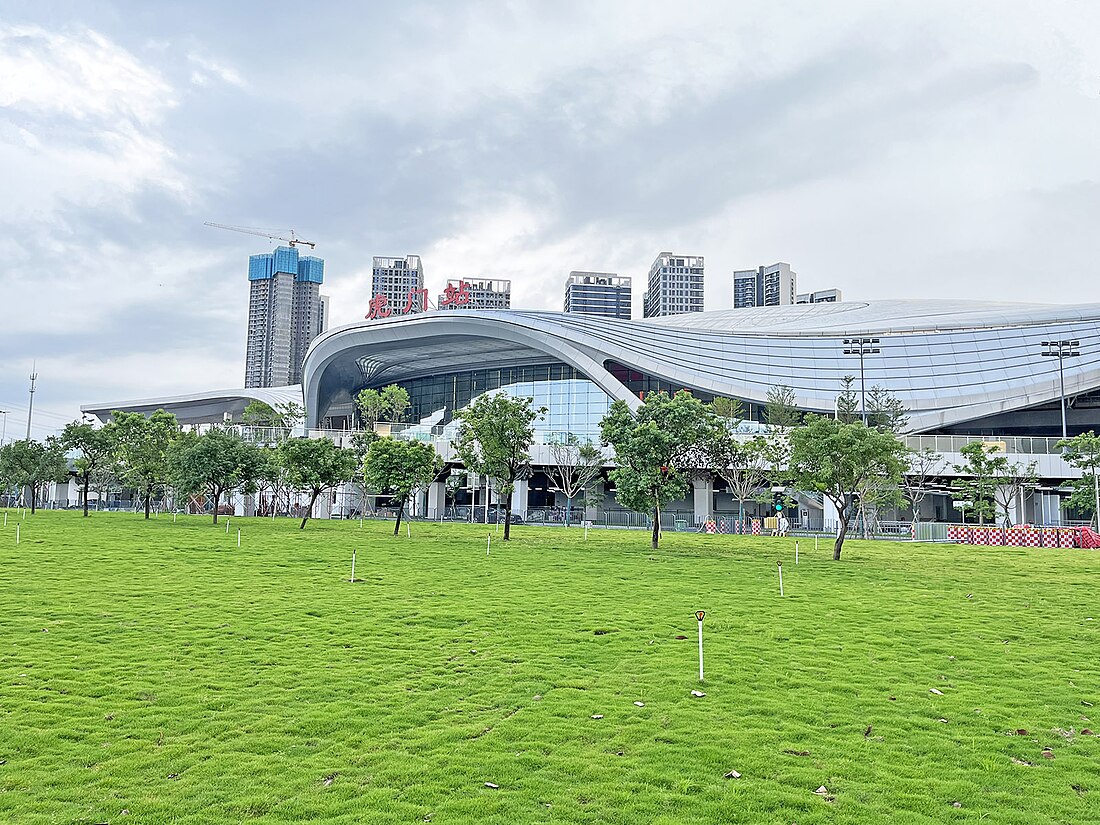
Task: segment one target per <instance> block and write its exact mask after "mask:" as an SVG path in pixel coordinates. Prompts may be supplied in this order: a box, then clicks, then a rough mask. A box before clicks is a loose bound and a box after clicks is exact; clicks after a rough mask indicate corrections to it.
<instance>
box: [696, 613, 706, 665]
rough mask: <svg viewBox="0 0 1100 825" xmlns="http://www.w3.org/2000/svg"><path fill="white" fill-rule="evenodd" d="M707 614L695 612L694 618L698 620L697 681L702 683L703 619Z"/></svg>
mask: <svg viewBox="0 0 1100 825" xmlns="http://www.w3.org/2000/svg"><path fill="white" fill-rule="evenodd" d="M706 615H707V614H706V613H705V612H704V611H702V610H696V611H695V618H696V619H698V620H699V681H700V682H701V681H703V617H704V616H706Z"/></svg>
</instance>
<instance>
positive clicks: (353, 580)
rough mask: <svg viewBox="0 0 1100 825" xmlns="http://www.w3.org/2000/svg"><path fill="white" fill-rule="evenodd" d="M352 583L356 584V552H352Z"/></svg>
mask: <svg viewBox="0 0 1100 825" xmlns="http://www.w3.org/2000/svg"><path fill="white" fill-rule="evenodd" d="M351 582H352V584H354V583H355V551H354V550H352V551H351Z"/></svg>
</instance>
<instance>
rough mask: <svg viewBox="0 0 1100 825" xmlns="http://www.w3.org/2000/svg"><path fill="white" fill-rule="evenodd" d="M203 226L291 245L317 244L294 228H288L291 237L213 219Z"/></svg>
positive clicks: (311, 245) (312, 245)
mask: <svg viewBox="0 0 1100 825" xmlns="http://www.w3.org/2000/svg"><path fill="white" fill-rule="evenodd" d="M203 226H212V227H214V228H215V229H228V230H229V231H230V232H243V233H244V234H245V235H257V236H259V237H261V238H268V239H270V240H273V241H286V242H287V243H288V244H290V245H291V246H297V245H298V244H305V245H306V246H308V247H309V248H310V249H316V248H317V244H315V243H314V242H313V241H306V240H302V239H301V238H299V237H298V236H297V235H296V234H294V230H293V229H290V230H287V233H286V234H288V235H290V237H289V238H284V237H283V236H282V235H275V234H272V233H270V232H264V231H263V230H262V229H253V228H252V227H250V226H230V225H229V224H226V223H213V222H212V221H203Z"/></svg>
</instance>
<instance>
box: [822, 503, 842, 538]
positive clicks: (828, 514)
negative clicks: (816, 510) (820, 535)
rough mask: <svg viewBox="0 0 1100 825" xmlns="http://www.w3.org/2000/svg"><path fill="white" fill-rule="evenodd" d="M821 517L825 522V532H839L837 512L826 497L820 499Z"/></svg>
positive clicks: (838, 515)
mask: <svg viewBox="0 0 1100 825" xmlns="http://www.w3.org/2000/svg"><path fill="white" fill-rule="evenodd" d="M821 516H822V518H823V519H824V520H825V524H824V529H825V530H828V531H829V532H837V531H839V530H840V513H838V512H837V510H836V505H835V504H833V500H832V499H831V498H829V497H828V496H822V497H821Z"/></svg>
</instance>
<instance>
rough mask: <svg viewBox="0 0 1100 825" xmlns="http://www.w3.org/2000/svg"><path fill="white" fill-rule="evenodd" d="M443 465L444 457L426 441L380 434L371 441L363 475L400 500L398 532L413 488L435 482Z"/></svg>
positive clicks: (369, 483) (395, 530)
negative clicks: (380, 436)
mask: <svg viewBox="0 0 1100 825" xmlns="http://www.w3.org/2000/svg"><path fill="white" fill-rule="evenodd" d="M442 469H443V460H442V459H441V458H440V457H439V455H438V454H437V453H436V451H435V448H434V447H433V446H432V445H431V444H428V443H426V442H423V441H407V440H404V439H399V438H379V439H378V440H377V441H375V442H374V443H373V444H371V445H370V449H369V450H368V451H367V457H366V460H365V461H364V462H363V478H364V481H365V482H366V485H367V488H368V489H371V490H374V491H376V492H378V493H381V494H383V495H389V496H392V498H393V500H394V501H395V502H397V522H396V523H395V524H394V526H393V534H394V535H395V536H396V535H397V534H398V532H399V531H400V530H401V514H402V513H403V512H404V510H405V504H406V503H407V502H408V500H409V498H410V497H411V496H412V494H413V492H414V491H416V490H419V489H420V488H422V487H426V486H427V485H429V484H431V483H432V481H433V480H434V479H435V477H436V476H437V475H439V473H440V472H441V471H442Z"/></svg>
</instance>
